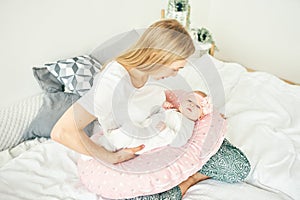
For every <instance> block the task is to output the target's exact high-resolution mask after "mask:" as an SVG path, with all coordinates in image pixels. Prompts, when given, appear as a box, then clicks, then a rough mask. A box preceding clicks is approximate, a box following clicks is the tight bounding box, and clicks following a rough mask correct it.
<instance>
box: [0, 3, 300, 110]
mask: <svg viewBox="0 0 300 200" xmlns="http://www.w3.org/2000/svg"><path fill="white" fill-rule="evenodd" d="M166 1H167V0H129V1H124V0H110V1H108V0H43V1H41V0H1V1H0V58H1V73H0V83H1V84H0V91H1V92H2V94H1V101H0V107H4V106H7V105H9V104H11V103H13V102H16V101H18V100H20V99H22V98H25V97H27V96H30V95H32V94H35V93H38V92H40V89H39V87H38V85H37V83H36V81H35V80H34V78H33V75H32V71H31V68H32V67H33V66H38V65H42V64H43V63H45V62H48V61H55V60H58V59H62V58H67V57H71V56H77V55H81V54H84V53H89V52H90V51H91V50H92V49H93V48H94V47H96V46H97V45H98V44H100V43H101V42H103V41H105V40H106V39H108V38H109V37H111V36H113V35H114V34H116V33H120V32H124V31H127V30H130V29H132V28H144V27H147V26H148V25H149V24H151V23H152V22H154V21H156V20H158V19H159V18H160V9H161V8H162V7H164V6H165V5H166ZM190 2H191V6H192V13H191V20H192V26H202V25H203V26H206V27H207V28H209V29H210V30H211V31H212V32H213V35H214V38H215V40H216V42H217V46H218V48H219V49H220V51H219V52H217V53H216V57H217V58H219V59H222V60H226V61H234V62H239V63H241V64H243V65H245V66H246V67H249V68H253V69H256V70H262V71H267V72H270V73H273V74H276V75H278V76H280V77H282V78H285V79H288V80H291V81H295V82H298V83H300V71H299V69H300V66H299V65H300V64H299V62H297V61H299V58H300V46H299V45H298V44H300V38H299V35H300V26H299V19H300V1H299V0H251V1H245V0H226V1H222V0H190Z"/></svg>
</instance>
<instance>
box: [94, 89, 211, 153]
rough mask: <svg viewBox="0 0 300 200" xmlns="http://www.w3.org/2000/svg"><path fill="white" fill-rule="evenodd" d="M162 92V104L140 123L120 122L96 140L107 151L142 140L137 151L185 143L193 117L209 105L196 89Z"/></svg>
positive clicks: (201, 93)
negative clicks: (119, 124) (122, 123)
mask: <svg viewBox="0 0 300 200" xmlns="http://www.w3.org/2000/svg"><path fill="white" fill-rule="evenodd" d="M165 96H166V98H165V99H166V100H165V102H164V103H163V105H162V106H161V107H160V108H159V109H157V110H156V111H155V112H154V113H152V115H150V116H149V117H148V118H147V119H146V120H144V121H143V122H142V123H140V124H134V125H133V124H131V123H128V124H124V125H123V126H122V127H120V128H118V129H115V130H111V131H109V132H108V133H104V135H103V136H101V137H99V138H98V139H97V140H96V143H98V144H100V145H102V146H103V147H104V148H106V149H107V150H110V151H116V150H118V149H121V148H129V147H136V146H139V145H141V144H144V145H145V147H144V149H143V150H141V151H139V152H137V154H141V153H144V152H146V151H150V150H153V149H155V148H159V147H163V146H166V145H171V146H175V147H179V146H182V145H184V144H186V142H187V141H188V139H189V138H190V137H191V135H192V133H193V128H194V125H195V121H196V120H198V119H201V118H202V117H203V116H205V115H206V114H209V113H210V112H211V111H212V105H211V104H210V103H209V101H208V98H207V96H206V94H205V93H203V92H200V91H194V92H186V91H183V90H172V91H171V90H167V91H165Z"/></svg>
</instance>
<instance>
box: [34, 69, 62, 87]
mask: <svg viewBox="0 0 300 200" xmlns="http://www.w3.org/2000/svg"><path fill="white" fill-rule="evenodd" d="M32 71H33V76H34V77H35V79H36V80H37V82H38V84H39V85H40V87H41V89H42V90H44V91H46V92H59V91H60V92H63V91H64V85H63V84H61V83H60V82H59V81H58V80H57V78H56V77H55V76H54V75H52V74H51V73H50V71H49V70H48V69H47V68H46V67H41V68H38V67H33V68H32Z"/></svg>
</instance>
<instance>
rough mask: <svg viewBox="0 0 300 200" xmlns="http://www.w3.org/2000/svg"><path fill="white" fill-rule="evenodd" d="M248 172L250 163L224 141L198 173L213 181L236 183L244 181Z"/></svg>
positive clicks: (236, 149)
mask: <svg viewBox="0 0 300 200" xmlns="http://www.w3.org/2000/svg"><path fill="white" fill-rule="evenodd" d="M250 170H251V165H250V162H249V161H248V159H247V157H246V156H245V155H244V153H243V152H242V151H241V150H239V149H238V148H236V147H234V146H233V145H231V144H230V143H229V142H228V141H227V140H225V141H224V142H223V144H222V146H221V148H220V149H219V151H218V152H217V153H216V154H215V155H214V156H212V157H211V159H210V160H209V161H208V162H207V163H206V164H205V165H204V166H203V167H202V169H201V170H200V171H199V172H200V173H202V174H204V175H207V176H210V177H211V178H212V179H215V180H219V181H223V182H228V183H236V182H240V181H243V180H245V179H246V177H247V176H248V174H249V172H250Z"/></svg>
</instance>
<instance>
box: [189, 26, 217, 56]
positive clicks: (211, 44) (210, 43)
mask: <svg viewBox="0 0 300 200" xmlns="http://www.w3.org/2000/svg"><path fill="white" fill-rule="evenodd" d="M191 35H192V37H193V39H195V40H196V41H198V46H201V47H202V50H203V51H201V54H204V53H207V52H208V53H209V54H211V55H214V51H215V50H218V49H217V47H216V45H215V41H214V40H213V37H212V34H211V33H210V31H209V30H208V29H207V28H204V27H202V28H192V29H191Z"/></svg>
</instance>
